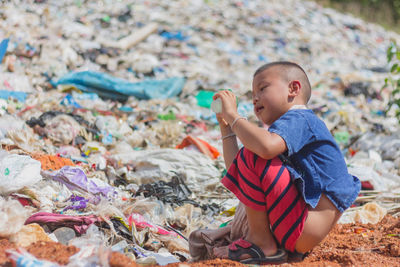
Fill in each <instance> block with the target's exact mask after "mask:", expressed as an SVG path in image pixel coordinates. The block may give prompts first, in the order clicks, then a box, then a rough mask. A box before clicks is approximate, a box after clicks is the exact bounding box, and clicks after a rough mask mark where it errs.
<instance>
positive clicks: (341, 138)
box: [334, 132, 350, 145]
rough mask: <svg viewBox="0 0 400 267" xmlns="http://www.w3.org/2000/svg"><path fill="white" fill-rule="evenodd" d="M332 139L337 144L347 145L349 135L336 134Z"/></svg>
mask: <svg viewBox="0 0 400 267" xmlns="http://www.w3.org/2000/svg"><path fill="white" fill-rule="evenodd" d="M334 137H335V140H336V142H338V143H339V144H343V145H347V144H348V143H349V139H350V134H349V133H348V132H336V133H335V135H334Z"/></svg>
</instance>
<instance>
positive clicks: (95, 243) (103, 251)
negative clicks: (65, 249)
mask: <svg viewBox="0 0 400 267" xmlns="http://www.w3.org/2000/svg"><path fill="white" fill-rule="evenodd" d="M105 244H106V238H105V237H104V235H103V234H102V233H101V232H100V231H99V229H98V228H97V226H95V225H93V224H92V225H90V226H89V228H88V230H87V231H86V234H85V235H82V236H81V237H77V238H74V239H72V240H71V241H70V242H69V245H70V246H75V247H77V248H79V249H80V250H79V252H78V253H76V254H75V255H73V256H71V257H70V258H69V264H68V266H77V267H84V266H103V267H108V266H109V262H108V258H109V254H110V252H111V250H110V249H108V248H106V247H105Z"/></svg>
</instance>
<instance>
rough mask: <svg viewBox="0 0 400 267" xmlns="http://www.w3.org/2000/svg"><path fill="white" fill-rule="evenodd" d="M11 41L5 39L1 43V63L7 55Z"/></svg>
mask: <svg viewBox="0 0 400 267" xmlns="http://www.w3.org/2000/svg"><path fill="white" fill-rule="evenodd" d="M8 41H9V39H4V40H3V41H1V43H0V63H1V62H2V61H3V57H4V55H5V54H6V51H7V46H8Z"/></svg>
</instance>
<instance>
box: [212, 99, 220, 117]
mask: <svg viewBox="0 0 400 267" xmlns="http://www.w3.org/2000/svg"><path fill="white" fill-rule="evenodd" d="M211 110H212V111H214V112H215V113H221V111H222V102H221V98H217V99H215V100H214V101H213V102H212V103H211Z"/></svg>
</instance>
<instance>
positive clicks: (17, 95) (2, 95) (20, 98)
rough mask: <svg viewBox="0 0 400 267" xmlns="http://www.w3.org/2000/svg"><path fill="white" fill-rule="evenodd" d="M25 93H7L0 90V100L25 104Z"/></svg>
mask: <svg viewBox="0 0 400 267" xmlns="http://www.w3.org/2000/svg"><path fill="white" fill-rule="evenodd" d="M26 96H27V93H25V92H20V91H8V90H0V98H3V99H9V98H14V99H17V100H18V101H19V102H25V99H26Z"/></svg>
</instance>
